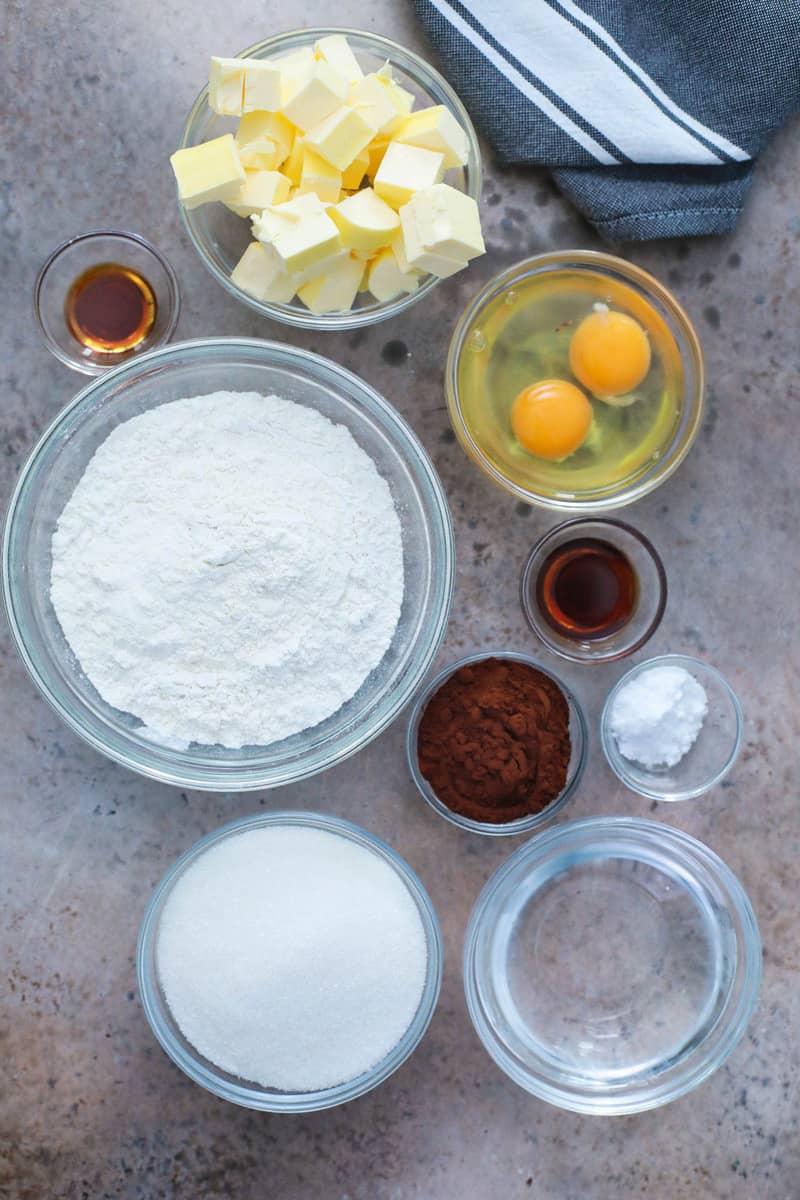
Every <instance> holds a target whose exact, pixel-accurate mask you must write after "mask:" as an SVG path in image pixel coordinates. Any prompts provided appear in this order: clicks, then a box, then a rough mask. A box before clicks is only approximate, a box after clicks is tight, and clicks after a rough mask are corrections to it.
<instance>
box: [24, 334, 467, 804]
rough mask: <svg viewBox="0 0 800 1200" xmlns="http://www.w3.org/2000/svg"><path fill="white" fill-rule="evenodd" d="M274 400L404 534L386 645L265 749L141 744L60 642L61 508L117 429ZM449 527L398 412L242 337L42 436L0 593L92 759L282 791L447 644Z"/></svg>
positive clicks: (121, 377) (33, 667) (182, 361)
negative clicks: (380, 494) (256, 398)
mask: <svg viewBox="0 0 800 1200" xmlns="http://www.w3.org/2000/svg"><path fill="white" fill-rule="evenodd" d="M214 391H255V392H260V393H263V394H269V393H277V394H278V395H281V396H283V397H285V398H287V399H289V400H293V401H295V402H296V403H298V404H303V405H307V406H309V407H311V408H314V409H317V410H318V411H319V412H321V413H323V414H324V415H325V416H327V417H329V418H330V419H331V420H332V421H334V422H336V423H337V424H341V425H344V426H346V428H347V429H349V431H350V433H351V434H352V435H353V437H354V438H355V440H356V441H357V442H358V444H359V445H360V446H361V447H362V448H363V449H364V450H365V451H366V452H367V453H368V454H369V455H370V457H371V458H372V459H373V461H374V462H375V464H376V466H377V468H378V470H379V471H380V473H381V475H382V476H383V477H384V479H385V480H386V481H387V483H388V484H389V487H390V488H391V491H392V496H393V498H394V501H395V504H396V507H397V511H398V514H399V516H400V523H401V529H402V538H403V559H404V567H405V593H404V597H403V606H402V611H401V614H400V620H399V623H398V626H397V629H396V631H395V635H394V639H393V641H392V644H391V646H390V648H389V650H388V651H387V653H386V655H385V656H384V658H383V661H382V662H381V663H380V665H379V666H378V667H377V668H376V669H375V670H374V671H372V672H371V674H370V675H369V676H368V678H367V679H366V680H365V681H364V683H363V684H362V686H361V688H360V689H359V690H358V692H357V693H356V694H355V696H353V697H352V698H351V699H350V700H348V701H347V703H346V704H344V705H343V706H342V707H341V708H340V709H339V711H338V712H336V713H334V714H333V715H332V716H330V717H328V718H327V719H326V720H325V721H323V722H321V723H320V724H319V725H317V726H315V727H314V728H312V729H309V730H305V731H303V732H301V733H298V734H295V735H293V736H292V737H289V738H285V739H284V740H282V741H280V742H276V743H273V744H272V745H269V746H250V747H245V748H244V749H241V750H229V749H223V748H222V747H219V746H213V747H210V746H191V747H190V748H189V749H188V750H185V751H182V750H175V749H173V748H170V747H169V746H166V745H161V744H159V743H157V742H153V741H150V740H148V739H147V738H145V737H143V736H142V733H141V731H140V728H139V726H140V722H138V721H136V720H135V719H134V718H133V717H132V716H131V715H130V714H127V713H123V712H120V711H118V710H117V709H115V708H112V707H111V706H110V705H109V704H107V703H106V702H105V701H104V700H103V699H102V698H101V696H100V695H99V694H98V693H97V691H96V690H95V689H94V687H93V686H92V684H91V683H90V682H89V680H88V679H87V677H86V675H85V674H84V672H83V671H82V669H81V667H80V665H79V664H78V662H77V661H76V659H75V657H74V655H73V654H72V652H71V650H70V647H69V645H68V644H67V642H66V640H65V638H64V635H63V633H62V631H61V627H60V625H59V623H58V620H57V619H56V615H55V613H54V611H53V607H52V605H51V603H50V565H51V552H50V544H51V538H52V534H53V529H54V526H55V523H56V521H57V520H58V517H59V516H60V514H61V512H62V510H63V508H64V505H65V503H66V501H67V500H68V499H69V497H70V495H71V494H72V492H73V490H74V488H75V486H76V484H77V483H78V480H79V479H80V478H81V475H82V474H83V471H84V470H85V468H86V465H87V463H88V462H89V460H90V458H91V457H92V455H93V454H94V452H95V450H96V449H97V448H98V446H99V445H100V443H101V442H103V441H104V439H105V438H106V437H107V436H108V434H109V433H110V432H111V430H112V429H114V428H115V426H117V425H119V424H120V423H121V422H122V421H125V420H127V419H128V418H130V417H132V416H135V415H136V414H138V413H141V412H144V411H146V410H147V409H151V408H155V407H157V406H158V405H161V404H165V403H167V402H168V401H171V400H178V399H180V398H182V397H185V396H197V395H205V394H208V393H210V392H214ZM453 578H454V549H453V530H452V524H451V520H450V513H449V510H448V507H447V501H446V499H445V495H444V492H443V489H442V485H441V483H440V482H439V479H438V476H437V475H436V472H435V470H434V468H433V466H432V465H431V462H430V460H429V458H428V456H427V454H426V453H425V451H424V450H423V448H422V446H421V445H420V443H419V441H418V440H417V438H416V436H415V435H414V433H413V432H412V431H411V429H410V428H409V427H408V425H407V424H406V423H405V421H404V420H403V419H402V418H401V417H400V416H399V415H398V413H397V412H396V411H395V410H394V408H393V407H392V406H391V405H390V404H388V403H387V402H386V400H384V399H383V398H382V397H381V396H379V395H378V393H377V392H376V391H374V390H373V389H372V388H371V387H369V386H368V385H367V384H366V383H364V382H363V380H361V379H359V378H358V377H357V376H356V375H353V374H352V373H351V372H350V371H347V370H345V369H344V368H343V367H340V366H338V365H337V364H336V363H333V362H330V361H329V360H328V359H325V358H321V357H320V356H318V355H316V354H310V353H308V352H307V351H305V350H300V349H295V348H294V347H291V346H283V345H278V344H277V343H273V342H262V341H256V340H251V339H247V338H209V339H202V340H198V341H193V342H182V343H176V344H175V345H173V346H167V347H164V348H162V349H160V350H156V351H153V352H152V353H151V354H147V355H143V356H142V357H141V358H138V359H136V360H135V361H133V362H131V363H130V364H127V365H125V366H122V367H119V368H117V369H116V370H114V371H110V372H108V373H107V374H105V375H103V376H102V377H101V378H100V379H98V380H96V381H94V382H93V383H91V384H90V385H89V386H88V387H87V388H85V389H84V390H83V391H82V392H80V394H79V395H78V396H76V398H75V399H74V400H73V401H72V403H71V404H69V405H67V407H66V408H65V409H64V410H63V412H61V413H60V414H59V416H58V417H56V419H55V421H54V422H53V423H52V425H51V426H50V428H49V429H48V430H46V431H45V433H44V435H43V436H42V438H41V440H40V441H39V444H38V445H37V446H36V448H35V449H34V451H33V453H32V454H31V456H30V458H29V459H28V461H27V463H26V464H25V466H24V467H23V470H22V473H21V475H20V478H19V482H18V484H17V487H16V489H15V491H14V494H13V496H12V499H11V505H10V508H9V512H8V517H7V520H6V526H5V536H4V541H3V592H4V598H5V604H6V610H7V613H8V619H9V623H10V626H11V630H12V633H13V635H14V638H15V641H16V643H17V647H18V649H19V652H20V654H21V655H22V659H23V662H24V663H25V665H26V667H27V668H28V670H29V671H30V673H31V675H32V677H33V680H34V682H35V683H36V684H37V686H38V687H39V689H40V691H41V692H42V695H43V696H44V697H45V699H46V700H47V701H49V703H50V704H51V705H52V706H53V708H55V710H56V712H57V713H58V714H59V715H60V716H61V717H62V718H63V719H64V720H65V721H66V723H67V724H68V725H69V726H70V727H71V728H72V729H73V730H74V731H75V732H76V733H78V734H79V735H80V736H81V737H83V738H85V739H86V741H88V742H89V744H90V745H92V746H94V748H95V749H96V750H99V751H101V752H102V753H104V754H107V755H108V756H109V757H110V758H113V759H116V760H117V761H118V762H121V763H123V764H124V765H125V766H127V767H130V768H131V769H132V770H135V771H139V772H141V773H142V774H144V775H149V776H151V777H153V778H155V779H159V780H161V781H163V782H165V783H171V784H174V785H180V786H182V787H197V788H205V789H208V790H212V791H230V790H239V791H245V790H251V789H256V788H265V787H274V786H277V785H278V784H284V783H289V782H290V781H292V780H295V779H302V778H304V777H305V776H308V775H312V774H314V773H315V772H317V771H321V770H323V769H325V768H326V767H329V766H331V765H332V764H333V763H336V762H340V761H341V760H342V759H344V758H347V757H348V756H349V755H350V754H354V753H355V752H356V751H357V750H359V749H360V748H361V747H362V746H364V745H366V744H367V742H369V741H371V740H372V738H374V737H376V736H377V734H379V733H380V732H381V730H383V729H385V728H386V726H387V725H389V724H390V723H391V722H392V721H393V720H394V718H395V717H396V716H397V714H398V713H399V712H400V711H401V709H402V708H403V707H404V705H405V704H406V702H407V701H408V700H409V699H410V698H411V695H412V693H413V692H414V691H415V689H416V687H417V685H418V684H419V683H420V682H421V680H422V678H423V676H424V675H425V673H426V671H427V670H428V668H429V667H430V665H431V663H432V661H433V659H434V657H435V655H436V652H437V650H438V648H439V645H440V643H441V640H442V637H443V636H444V631H445V627H446V625H447V619H448V616H449V612H450V602H451V598H452V592H453Z"/></svg>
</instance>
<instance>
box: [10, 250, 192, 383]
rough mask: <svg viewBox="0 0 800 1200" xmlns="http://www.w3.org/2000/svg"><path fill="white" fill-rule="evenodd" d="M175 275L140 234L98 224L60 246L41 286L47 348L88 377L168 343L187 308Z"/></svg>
mask: <svg viewBox="0 0 800 1200" xmlns="http://www.w3.org/2000/svg"><path fill="white" fill-rule="evenodd" d="M179 297H180V294H179V291H178V280H177V278H176V276H175V272H174V271H173V269H172V267H171V266H170V265H169V263H168V262H167V260H166V259H165V258H164V257H163V255H161V254H160V253H159V252H158V250H156V248H155V246H152V245H151V244H150V242H148V241H146V240H145V239H144V238H143V237H140V236H139V235H138V234H136V233H125V232H123V231H121V230H115V229H96V230H92V231H90V232H89V233H81V234H78V235H77V237H73V238H69V240H68V241H66V242H62V244H61V245H60V246H57V247H56V249H55V250H54V251H53V253H52V254H51V255H50V257H49V258H48V259H47V262H46V263H45V264H44V266H43V267H42V269H41V271H40V272H39V275H38V277H37V279H36V285H35V288H34V298H33V299H34V309H35V312H36V318H37V320H38V322H39V327H40V329H41V331H42V334H43V335H44V339H45V341H46V343H47V348H48V349H49V350H50V352H51V353H52V354H54V355H55V357H56V358H57V359H59V360H60V361H61V362H63V363H64V364H65V365H66V366H68V367H71V368H72V369H73V370H74V371H81V372H82V373H83V374H84V375H102V374H103V372H104V371H107V370H109V368H111V367H116V366H119V364H120V363H122V362H126V361H127V360H128V359H130V358H132V357H134V356H137V355H139V354H143V353H144V352H145V351H146V350H153V349H155V347H156V346H161V345H163V344H164V343H165V342H168V341H169V339H170V338H171V337H172V334H173V333H174V332H175V326H176V325H177V323H178V314H179V311H180V298H179Z"/></svg>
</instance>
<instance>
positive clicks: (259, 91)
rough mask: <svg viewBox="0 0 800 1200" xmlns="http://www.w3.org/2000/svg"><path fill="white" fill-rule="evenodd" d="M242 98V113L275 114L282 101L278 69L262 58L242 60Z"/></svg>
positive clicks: (279, 71) (280, 79)
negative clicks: (243, 68)
mask: <svg viewBox="0 0 800 1200" xmlns="http://www.w3.org/2000/svg"><path fill="white" fill-rule="evenodd" d="M243 61H244V64H245V70H244V97H243V102H242V112H245V113H249V112H259V111H260V112H272V113H277V111H278V109H279V108H280V106H281V99H282V90H281V89H282V83H281V81H282V76H281V70H280V67H277V66H276V65H275V63H271V62H266V61H265V60H264V59H262V58H245V59H244V60H243Z"/></svg>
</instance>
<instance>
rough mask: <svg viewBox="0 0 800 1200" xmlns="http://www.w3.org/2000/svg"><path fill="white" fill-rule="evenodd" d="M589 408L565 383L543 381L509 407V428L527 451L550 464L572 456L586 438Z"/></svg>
mask: <svg viewBox="0 0 800 1200" xmlns="http://www.w3.org/2000/svg"><path fill="white" fill-rule="evenodd" d="M591 423H592V406H591V404H590V403H589V401H588V400H587V398H586V396H585V395H584V394H583V392H582V391H581V389H580V388H579V387H576V386H575V384H574V383H569V382H568V381H567V380H566V379H543V380H541V382H540V383H534V384H533V385H532V386H531V387H528V388H525V390H524V391H522V392H520V394H519V395H518V396H517V398H516V400H515V401H514V403H513V405H512V406H511V428H512V429H513V431H514V436H515V437H516V438H517V441H519V442H520V443H521V444H522V445H523V446H524V447H525V449H526V450H528V451H530V453H531V454H535V455H536V457H537V458H547V459H550V460H551V461H553V462H558V461H559V459H562V458H566V457H567V456H568V455H569V454H572V453H573V452H574V451H575V450H577V449H578V447H579V446H580V445H581V443H582V442H583V441H584V439H585V438H586V435H587V433H588V432H589V426H590V425H591Z"/></svg>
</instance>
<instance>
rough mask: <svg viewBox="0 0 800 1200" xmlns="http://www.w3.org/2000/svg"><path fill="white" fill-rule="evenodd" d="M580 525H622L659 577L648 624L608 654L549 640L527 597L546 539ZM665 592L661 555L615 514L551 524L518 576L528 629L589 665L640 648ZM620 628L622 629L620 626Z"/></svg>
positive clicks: (572, 658)
mask: <svg viewBox="0 0 800 1200" xmlns="http://www.w3.org/2000/svg"><path fill="white" fill-rule="evenodd" d="M581 525H607V526H611V527H612V528H613V529H622V530H624V532H625V533H627V534H630V535H631V536H632V537H633V538H635V540H636V541H637V542H638V543H639V544H640V546H641V547H642V549H643V550H644V551H645V553H646V554H647V555H648V556H649V558H650V560H651V562H652V564H653V566H654V568H655V572H656V576H657V578H658V592H659V597H658V603H657V605H656V610H655V612H654V614H653V617H652V618H651V620H650V622H649V623H648V625H647V627H646V628H645V629H644V630H643V632H642V633H641V634H640V635H639V637H638V638H637V639H636V640H635V641H634V642H632V643H631V644H630V646H627V645H626V646H625V647H624V648H623V649H621V650H616V651H614V652H613V653H611V654H596V655H592V656H591V657H587V656H586V655H583V654H577V653H570V651H569V650H568V649H567V647H566V646H561V645H558V644H557V643H556V642H554V641H551V640H550V638H549V636H548V631H547V628H546V626H545V624H544V622H541V623H540V622H539V621H538V620H537V619H536V616H535V613H536V611H537V610H536V609H535V608H534V606H533V604H532V602H531V599H530V596H531V592H532V590H533V589H532V587H531V582H532V581H531V575H532V574H533V566H534V560H535V559H536V558H537V557H538V556H539V555H541V553H542V552H543V551H544V549H545V548H546V546H547V544H548V542H550V541H551V540H552V539H553V538H555V537H557V536H558V535H560V534H562V533H564V531H565V530H567V529H575V530H576V532H577V529H578V527H579V526H581ZM667 596H668V587H667V572H666V570H665V569H664V563H663V561H662V558H661V555H660V554H659V553H658V551H657V550H656V548H655V546H654V545H653V543H652V542H651V541H650V539H649V538H648V537H647V536H646V535H645V534H644V533H642V532H641V530H640V529H636V528H635V527H634V526H633V525H630V524H628V522H627V521H620V520H619V519H618V518H616V517H605V516H600V515H598V516H591V517H589V516H582V517H573V518H571V519H570V520H569V521H562V522H561V523H560V524H558V525H554V526H553V528H552V529H548V530H547V532H546V533H544V534H543V535H542V536H541V537H540V538H539V540H538V541H537V542H536V543H535V544H534V546H533V547H532V549H531V550H530V553H529V554H528V556H527V558H526V559H525V562H524V563H523V566H522V571H521V573H520V579H519V602H520V606H521V607H522V615H523V616H524V617H525V620H526V621H527V622H528V626H529V628H530V630H531V632H532V633H533V634H534V635H535V636H536V637H537V638H539V640H540V641H541V642H542V644H543V645H544V646H546V647H547V649H548V650H550V651H551V653H553V654H556V655H558V657H559V658H563V659H566V660H567V661H568V662H577V663H586V664H587V665H589V666H591V665H593V664H595V663H597V664H605V663H611V662H617V661H618V660H619V659H621V658H627V657H628V656H629V655H630V654H635V653H636V651H637V650H641V648H642V646H644V645H645V644H646V643H647V642H649V640H650V638H651V637H652V636H653V634H654V633H655V631H656V630H657V629H658V627H659V625H660V624H661V620H662V618H663V616H664V612H665V609H666V607H667ZM619 632H620V633H621V632H622V630H620V631H619ZM612 636H613V635H612ZM598 641H600V639H598Z"/></svg>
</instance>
